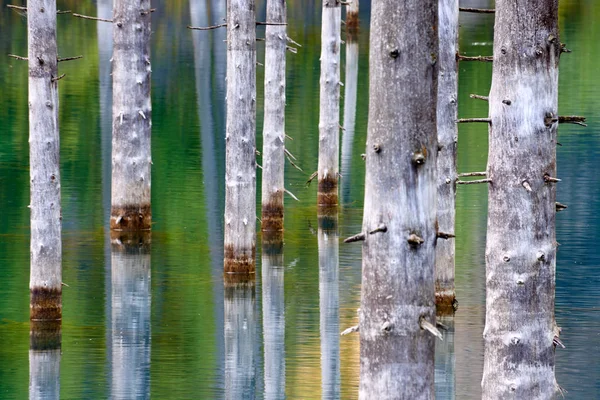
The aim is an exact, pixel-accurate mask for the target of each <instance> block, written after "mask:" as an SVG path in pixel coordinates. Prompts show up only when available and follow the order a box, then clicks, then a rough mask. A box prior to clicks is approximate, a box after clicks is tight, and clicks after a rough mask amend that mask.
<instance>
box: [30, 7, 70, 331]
mask: <svg viewBox="0 0 600 400" xmlns="http://www.w3.org/2000/svg"><path fill="white" fill-rule="evenodd" d="M27 31H28V37H27V40H28V44H29V49H28V60H29V176H30V179H31V180H30V184H31V204H30V208H31V245H30V249H31V270H30V281H29V290H30V295H31V299H30V301H31V303H30V318H31V319H32V320H60V319H61V318H62V300H61V297H62V243H61V219H62V217H61V205H60V166H59V161H60V143H59V142H60V139H59V131H58V81H57V80H56V79H57V78H58V54H57V47H56V1H55V0H29V2H28V4H27Z"/></svg>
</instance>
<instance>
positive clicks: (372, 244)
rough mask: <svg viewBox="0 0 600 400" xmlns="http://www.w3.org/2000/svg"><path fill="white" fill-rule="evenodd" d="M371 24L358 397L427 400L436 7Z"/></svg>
mask: <svg viewBox="0 0 600 400" xmlns="http://www.w3.org/2000/svg"><path fill="white" fill-rule="evenodd" d="M371 16H372V17H371V46H370V56H369V60H370V89H369V90H370V92H369V100H370V101H369V103H370V104H369V126H368V136H367V151H366V154H367V158H366V162H367V165H366V178H365V205H364V220H363V228H362V229H363V234H364V235H365V242H364V245H363V269H362V291H361V307H360V308H361V313H360V324H359V327H360V360H361V365H360V367H361V371H360V389H359V397H360V398H361V399H392V398H398V399H431V398H433V397H434V336H433V335H432V334H431V333H429V332H428V331H426V330H424V329H423V327H424V326H426V324H427V323H429V324H433V326H435V304H434V302H435V288H434V269H435V243H436V223H435V222H436V208H437V207H436V193H437V190H436V175H437V174H436V161H437V135H436V103H437V54H438V37H437V22H438V0H426V1H424V0H401V1H383V0H382V1H376V2H373V4H372V9H371ZM407 93H409V94H410V95H407Z"/></svg>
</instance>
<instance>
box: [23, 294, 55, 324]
mask: <svg viewBox="0 0 600 400" xmlns="http://www.w3.org/2000/svg"><path fill="white" fill-rule="evenodd" d="M29 294H30V303H29V319H30V320H32V321H60V320H61V319H62V288H58V289H54V288H52V289H50V288H45V287H34V288H32V289H31V290H30V291H29Z"/></svg>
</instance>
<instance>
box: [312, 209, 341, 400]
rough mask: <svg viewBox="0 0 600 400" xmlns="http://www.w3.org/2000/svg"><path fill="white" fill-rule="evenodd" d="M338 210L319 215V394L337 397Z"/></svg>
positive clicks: (325, 396) (338, 306)
mask: <svg viewBox="0 0 600 400" xmlns="http://www.w3.org/2000/svg"><path fill="white" fill-rule="evenodd" d="M337 222H338V217H337V213H336V214H334V215H332V216H326V217H321V216H320V217H319V230H318V234H317V235H318V236H317V237H318V245H319V314H320V334H321V376H322V378H321V387H322V390H321V392H322V398H324V399H339V398H340V386H341V377H340V318H339V309H340V300H339V298H340V293H339V258H340V257H339V245H338V233H337Z"/></svg>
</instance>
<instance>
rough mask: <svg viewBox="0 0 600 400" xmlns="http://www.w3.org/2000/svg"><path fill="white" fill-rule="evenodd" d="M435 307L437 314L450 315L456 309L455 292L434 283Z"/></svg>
mask: <svg viewBox="0 0 600 400" xmlns="http://www.w3.org/2000/svg"><path fill="white" fill-rule="evenodd" d="M435 309H436V314H437V315H452V314H454V312H455V311H456V310H457V309H458V301H457V300H456V293H455V292H454V291H453V290H448V289H442V288H440V287H438V285H437V284H436V288H435Z"/></svg>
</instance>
